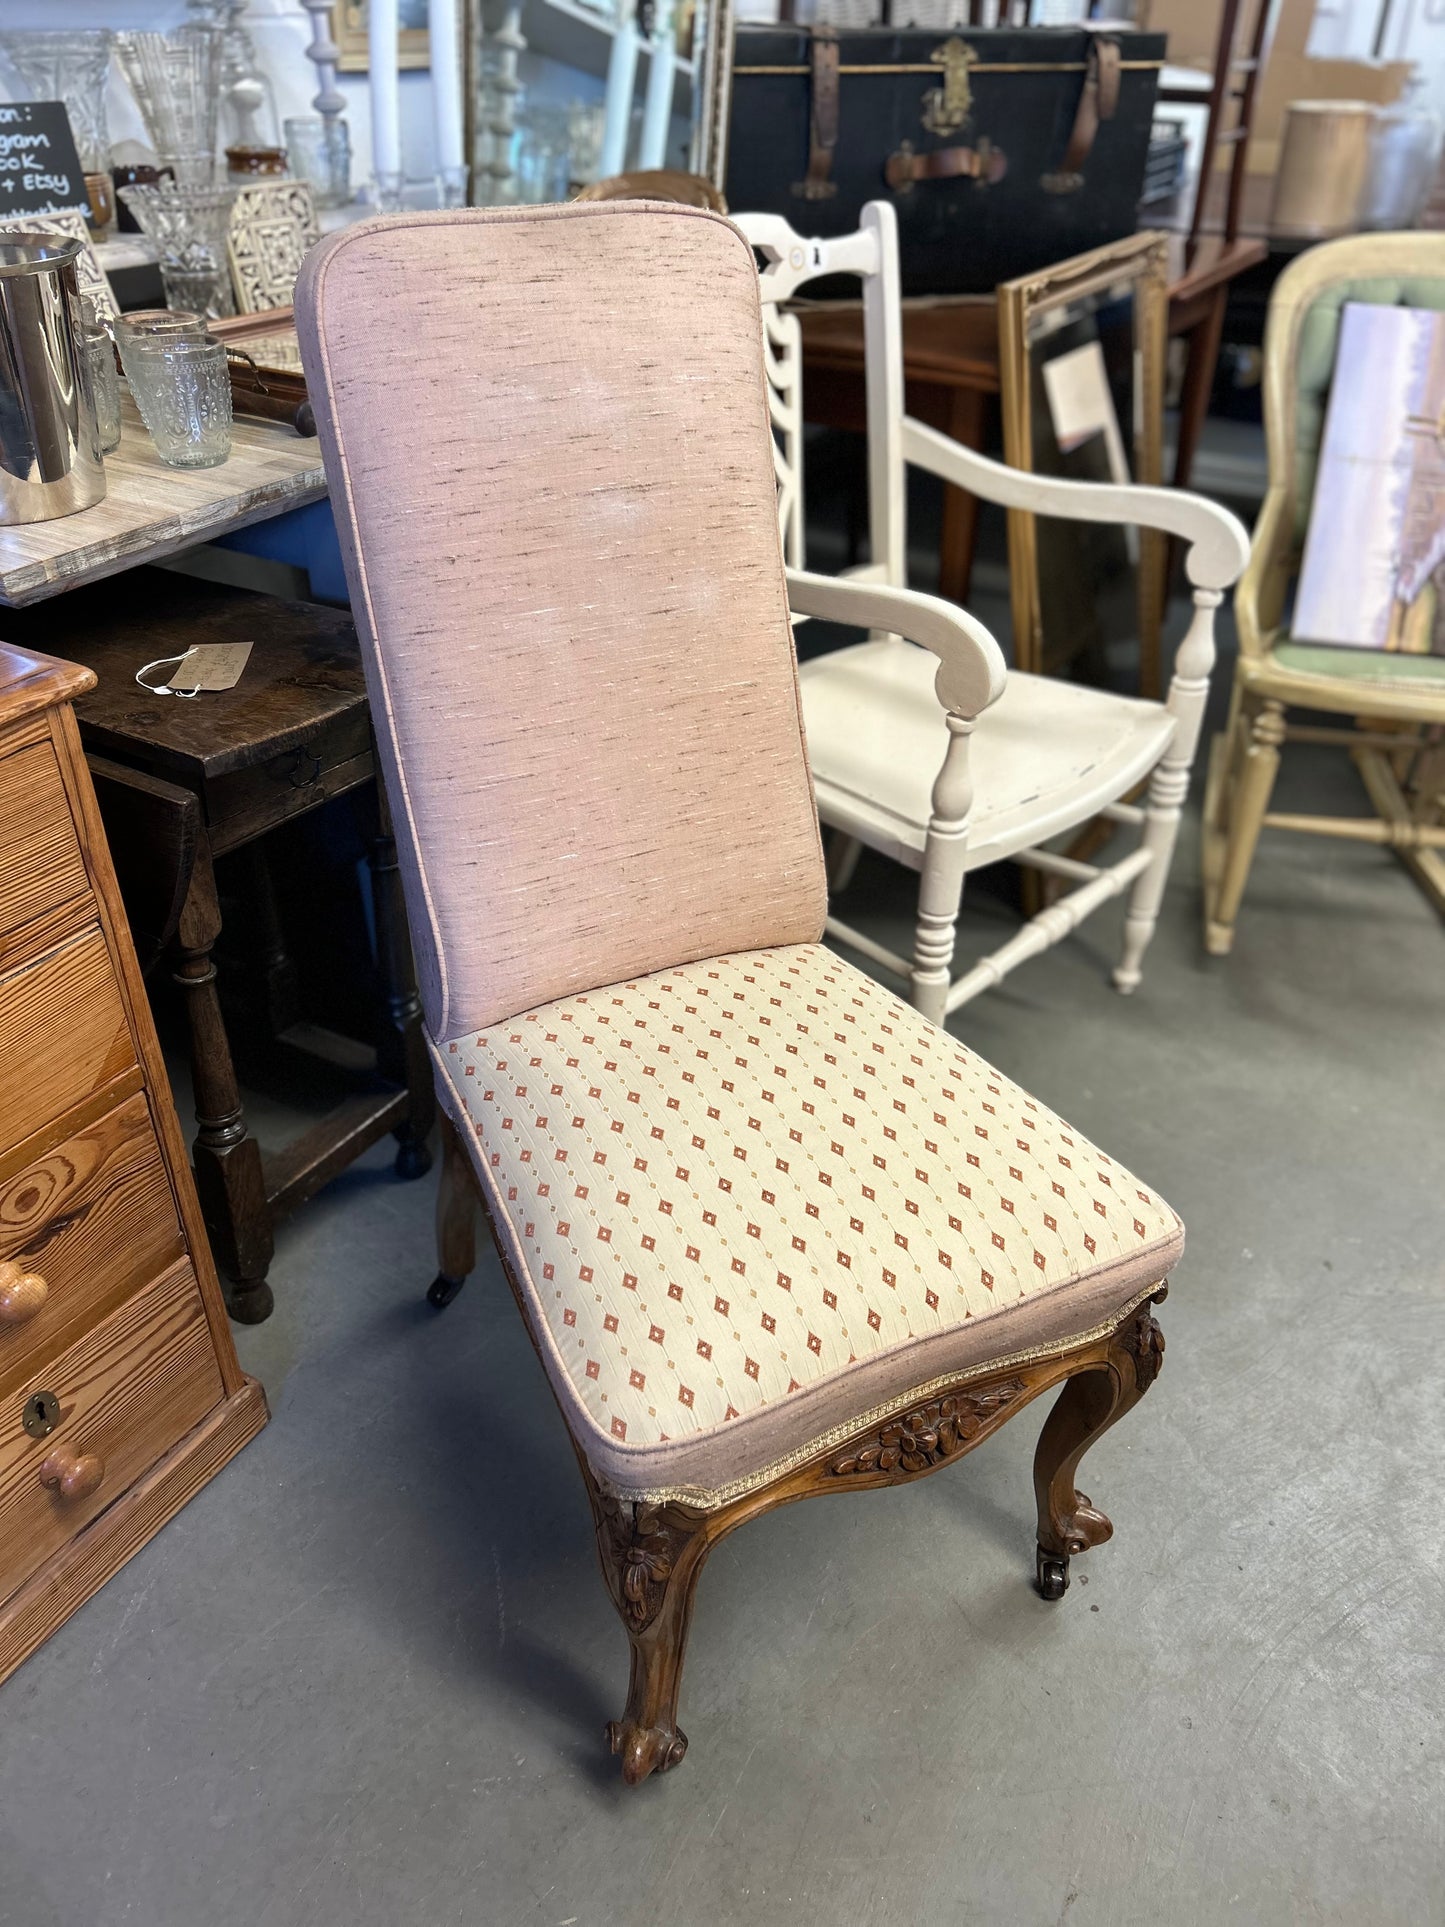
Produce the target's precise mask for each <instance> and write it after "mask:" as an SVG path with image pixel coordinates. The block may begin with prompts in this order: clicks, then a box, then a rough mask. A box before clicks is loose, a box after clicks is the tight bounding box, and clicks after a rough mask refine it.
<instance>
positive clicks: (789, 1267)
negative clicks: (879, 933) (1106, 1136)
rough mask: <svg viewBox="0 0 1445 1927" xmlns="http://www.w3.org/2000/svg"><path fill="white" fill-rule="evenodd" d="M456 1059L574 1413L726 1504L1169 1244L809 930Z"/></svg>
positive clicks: (1050, 1322)
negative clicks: (834, 1435)
mask: <svg viewBox="0 0 1445 1927" xmlns="http://www.w3.org/2000/svg"><path fill="white" fill-rule="evenodd" d="M445 1062H446V1068H447V1073H448V1078H449V1081H450V1082H451V1084H452V1086H453V1089H454V1092H455V1096H454V1098H453V1099H452V1100H451V1102H450V1104H449V1106H448V1108H449V1109H452V1110H454V1111H455V1110H457V1109H458V1106H459V1107H460V1113H459V1114H460V1116H461V1118H462V1121H463V1126H464V1129H465V1131H466V1133H467V1135H468V1137H469V1139H470V1140H471V1143H472V1147H473V1152H474V1157H475V1161H476V1164H477V1167H478V1168H479V1169H480V1171H481V1172H482V1174H483V1181H484V1184H485V1187H486V1192H487V1205H488V1214H489V1216H490V1218H491V1221H492V1224H493V1226H494V1227H495V1228H496V1230H497V1232H498V1235H499V1237H500V1238H501V1240H502V1243H503V1248H504V1249H505V1251H506V1253H507V1256H508V1260H509V1263H510V1266H511V1269H512V1272H513V1275H514V1277H515V1278H516V1279H517V1280H518V1282H519V1284H520V1286H521V1288H522V1290H523V1292H524V1293H525V1294H526V1298H527V1301H528V1307H529V1310H530V1311H531V1314H532V1319H533V1325H534V1329H535V1330H536V1331H537V1332H538V1333H539V1337H540V1341H541V1350H542V1356H543V1359H544V1361H545V1362H546V1365H547V1369H548V1371H549V1373H550V1374H551V1377H552V1381H553V1386H554V1389H555V1390H556V1392H557V1396H558V1398H559V1399H560V1400H561V1402H562V1405H563V1408H564V1410H565V1411H566V1412H567V1417H568V1422H569V1424H570V1425H571V1426H572V1428H573V1431H574V1432H575V1433H577V1434H578V1435H579V1436H583V1437H585V1439H586V1451H587V1456H588V1458H589V1460H590V1461H591V1463H592V1464H593V1465H594V1466H595V1467H596V1468H597V1469H598V1471H600V1472H602V1473H604V1474H605V1475H606V1476H607V1478H608V1479H609V1481H610V1482H611V1483H612V1484H613V1486H614V1487H615V1489H617V1490H618V1491H620V1492H626V1493H629V1494H632V1495H635V1496H637V1497H640V1498H643V1499H647V1498H652V1499H657V1498H659V1497H676V1496H689V1497H693V1498H697V1497H701V1498H703V1499H705V1500H707V1501H709V1502H711V1503H714V1504H715V1503H716V1502H717V1500H718V1497H719V1496H720V1495H721V1496H729V1488H730V1487H731V1486H733V1485H735V1484H738V1483H744V1484H745V1483H747V1482H749V1481H753V1482H756V1481H757V1480H758V1478H759V1477H766V1476H769V1475H772V1474H775V1473H776V1472H777V1471H778V1470H780V1469H781V1462H783V1461H785V1460H786V1459H788V1458H789V1457H790V1456H791V1455H792V1454H794V1453H796V1452H798V1451H800V1450H808V1449H816V1444H817V1441H818V1440H819V1439H821V1438H824V1437H825V1436H826V1435H827V1434H829V1433H830V1432H832V1431H833V1430H835V1429H836V1428H837V1426H838V1425H839V1424H840V1423H841V1424H844V1425H845V1426H847V1427H848V1428H849V1429H856V1418H857V1413H858V1411H859V1409H860V1407H861V1408H863V1409H867V1408H870V1407H872V1406H876V1405H885V1404H886V1403H887V1401H888V1400H889V1399H890V1398H897V1397H898V1396H899V1395H900V1394H915V1395H916V1391H917V1388H918V1387H920V1386H924V1385H927V1384H929V1383H931V1382H932V1381H934V1380H936V1379H951V1380H956V1379H958V1378H960V1377H962V1376H963V1375H964V1374H966V1373H967V1372H968V1371H969V1370H970V1369H972V1368H974V1367H977V1366H978V1365H979V1364H980V1363H981V1362H985V1363H992V1364H995V1365H996V1364H997V1363H998V1362H999V1361H1001V1360H1007V1359H1009V1358H1017V1357H1025V1356H1037V1355H1038V1353H1039V1352H1040V1351H1041V1350H1047V1349H1049V1348H1051V1347H1053V1348H1058V1347H1060V1346H1068V1345H1072V1344H1076V1343H1078V1341H1079V1339H1080V1338H1081V1337H1082V1336H1084V1335H1085V1334H1087V1333H1089V1332H1091V1331H1093V1330H1095V1329H1096V1328H1097V1329H1100V1330H1106V1329H1109V1328H1111V1327H1112V1326H1113V1325H1116V1324H1117V1323H1118V1321H1119V1319H1120V1318H1121V1317H1122V1316H1123V1315H1124V1314H1125V1313H1126V1312H1127V1311H1128V1310H1130V1309H1131V1308H1132V1307H1133V1306H1134V1305H1135V1304H1136V1303H1137V1302H1138V1301H1139V1300H1140V1299H1141V1298H1142V1297H1146V1296H1148V1295H1149V1294H1150V1293H1152V1292H1153V1291H1155V1290H1156V1289H1157V1288H1158V1285H1159V1282H1160V1280H1161V1279H1162V1278H1163V1277H1164V1276H1165V1274H1166V1273H1167V1272H1168V1271H1169V1270H1170V1268H1171V1267H1172V1265H1173V1264H1174V1262H1175V1260H1176V1258H1177V1257H1178V1255H1179V1251H1180V1248H1181V1245H1182V1242H1183V1230H1182V1227H1181V1226H1180V1223H1179V1220H1178V1219H1177V1218H1176V1217H1175V1215H1174V1213H1173V1212H1172V1211H1171V1210H1170V1209H1169V1207H1168V1206H1167V1205H1166V1204H1163V1203H1161V1201H1160V1200H1159V1199H1158V1198H1156V1197H1155V1196H1154V1194H1153V1193H1152V1192H1151V1191H1149V1190H1147V1189H1145V1187H1144V1186H1143V1185H1141V1184H1140V1183H1139V1181H1138V1180H1137V1179H1136V1178H1133V1177H1131V1176H1130V1174H1129V1173H1128V1172H1127V1171H1123V1170H1121V1169H1120V1168H1119V1166H1118V1165H1116V1164H1114V1163H1113V1162H1112V1161H1111V1160H1110V1159H1109V1158H1107V1157H1106V1156H1105V1155H1104V1154H1103V1152H1102V1151H1099V1150H1096V1149H1095V1147H1094V1146H1093V1145H1092V1144H1090V1143H1088V1142H1087V1140H1086V1139H1084V1138H1082V1137H1080V1136H1079V1135H1078V1133H1077V1132H1074V1131H1071V1130H1070V1129H1069V1128H1068V1126H1067V1125H1065V1124H1063V1123H1062V1122H1061V1121H1060V1120H1059V1119H1058V1118H1057V1117H1055V1116H1054V1115H1053V1114H1052V1112H1050V1111H1048V1110H1046V1109H1045V1108H1044V1107H1043V1106H1042V1105H1041V1104H1038V1103H1036V1102H1035V1101H1034V1099H1033V1098H1031V1097H1029V1096H1028V1095H1027V1094H1026V1093H1025V1092H1023V1091H1021V1090H1020V1089H1019V1088H1018V1086H1017V1085H1016V1084H1011V1083H1010V1082H1009V1081H1008V1079H1007V1078H1006V1077H1004V1076H1002V1075H1001V1074H1000V1073H999V1072H998V1071H996V1070H994V1069H993V1068H992V1067H991V1066H990V1065H988V1064H986V1063H984V1062H983V1061H982V1060H981V1059H980V1058H977V1057H975V1056H973V1054H972V1053H971V1052H969V1051H968V1050H966V1049H965V1048H964V1047H963V1046H962V1045H961V1044H958V1043H956V1042H955V1041H954V1039H953V1038H951V1037H949V1036H948V1035H947V1034H946V1033H944V1032H943V1031H940V1030H937V1029H935V1028H934V1026H933V1025H932V1024H930V1023H928V1022H927V1021H926V1020H925V1019H923V1018H922V1017H920V1016H919V1014H918V1013H917V1011H915V1010H913V1009H912V1008H911V1007H910V1006H909V1005H907V1004H903V1003H900V1002H899V1001H898V999H897V998H895V997H893V996H890V995H889V993H888V992H887V991H886V990H884V989H883V988H882V987H881V986H880V985H878V984H877V983H875V982H874V981H873V980H872V979H871V978H869V977H864V976H862V975H861V974H860V973H859V972H858V971H856V970H854V969H853V968H852V967H851V966H850V965H849V964H846V963H844V962H843V961H842V960H841V959H839V958H838V957H836V956H834V955H833V954H832V953H831V952H830V951H828V950H824V949H821V948H819V947H818V946H816V945H800V946H798V947H796V948H789V949H784V950H762V951H753V952H750V953H749V954H747V955H745V956H731V957H717V958H713V959H710V960H709V961H708V962H706V963H699V964H692V965H690V966H688V967H686V968H684V969H682V970H675V971H664V972H662V973H660V974H659V975H657V976H652V977H644V978H641V979H638V980H636V981H635V982H632V983H628V984H616V985H613V986H611V987H610V988H608V989H604V990H599V991H596V992H594V993H592V994H590V995H588V996H584V997H571V998H566V999H563V1000H562V1001H561V1002H558V1003H554V1004H547V1005H544V1006H543V1007H542V1009H540V1010H533V1011H527V1012H526V1013H525V1014H523V1015H522V1016H520V1017H516V1018H513V1019H511V1020H509V1021H508V1022H506V1023H505V1024H501V1025H498V1026H496V1027H495V1028H493V1029H489V1030H487V1031H485V1032H483V1033H482V1034H480V1035H479V1036H477V1037H475V1038H473V1039H470V1040H467V1041H464V1042H453V1043H451V1044H449V1045H448V1046H447V1051H446V1058H445ZM720 1489H721V1494H720Z"/></svg>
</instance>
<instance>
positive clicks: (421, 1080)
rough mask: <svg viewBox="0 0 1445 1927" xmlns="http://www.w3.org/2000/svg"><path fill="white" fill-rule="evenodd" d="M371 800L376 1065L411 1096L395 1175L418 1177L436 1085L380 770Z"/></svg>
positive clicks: (425, 1157) (399, 1133) (427, 1157)
mask: <svg viewBox="0 0 1445 1927" xmlns="http://www.w3.org/2000/svg"><path fill="white" fill-rule="evenodd" d="M377 767H378V775H377V779H376V802H377V811H378V815H379V819H380V825H379V829H378V832H377V835H376V838H375V840H374V841H373V843H372V846H371V851H370V854H369V856H368V858H367V861H368V863H369V865H370V868H371V897H372V904H373V907H374V909H375V913H376V948H377V956H378V959H379V962H380V965H381V976H382V982H383V984H384V985H385V988H386V1007H387V1013H388V1016H389V1017H390V1025H389V1027H388V1029H387V1031H386V1033H385V1034H384V1036H383V1037H382V1040H381V1042H380V1043H379V1044H378V1046H377V1053H376V1061H377V1068H378V1069H379V1070H380V1071H381V1073H382V1075H383V1076H384V1077H387V1078H389V1079H390V1080H391V1082H392V1083H394V1084H404V1085H405V1086H406V1091H407V1096H408V1098H409V1099H410V1104H409V1107H408V1111H407V1115H406V1119H405V1121H404V1122H403V1123H401V1124H399V1125H398V1126H397V1129H396V1132H395V1136H396V1140H397V1145H398V1147H399V1148H398V1150H397V1154H396V1175H397V1176H398V1177H399V1178H419V1177H423V1176H424V1175H425V1174H426V1172H428V1171H429V1170H430V1169H431V1147H430V1145H429V1144H428V1142H427V1140H428V1139H429V1138H430V1136H431V1133H432V1126H433V1125H434V1124H435V1123H436V1086H435V1084H434V1082H433V1080H432V1068H431V1060H430V1058H429V1057H428V1056H427V1048H426V1040H425V1037H424V1036H423V1034H422V1010H421V997H420V996H419V995H418V992H417V987H416V964H415V961H414V960H413V957H412V954H411V939H410V937H409V936H408V934H407V927H406V903H405V900H404V898H403V896H402V889H401V872H400V871H399V869H398V868H397V861H396V839H395V838H394V837H393V835H392V833H391V811H390V808H389V807H388V805H387V800H386V791H385V789H384V788H383V786H382V782H381V776H380V774H379V771H380V764H379V763H378V766H377Z"/></svg>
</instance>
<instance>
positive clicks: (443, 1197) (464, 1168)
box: [426, 1111, 480, 1311]
mask: <svg viewBox="0 0 1445 1927" xmlns="http://www.w3.org/2000/svg"><path fill="white" fill-rule="evenodd" d="M441 1124H442V1129H441V1137H442V1174H441V1183H440V1184H439V1185H438V1187H437V1275H436V1277H435V1279H434V1280H433V1281H432V1285H431V1288H430V1290H429V1291H428V1292H427V1295H426V1297H427V1303H428V1304H429V1305H435V1307H436V1309H437V1310H438V1311H441V1310H442V1308H443V1307H444V1306H446V1305H449V1304H450V1303H451V1302H452V1300H453V1298H455V1297H456V1295H457V1293H458V1292H459V1291H460V1290H461V1288H462V1286H463V1285H464V1284H465V1283H466V1282H467V1278H468V1276H469V1274H470V1273H471V1271H472V1268H473V1267H474V1266H475V1264H476V1262H477V1214H478V1211H479V1209H480V1206H479V1201H478V1198H477V1181H476V1179H475V1177H474V1176H473V1175H472V1164H471V1159H470V1158H469V1157H468V1156H467V1152H466V1146H465V1145H464V1144H463V1143H462V1140H461V1137H460V1135H459V1134H458V1131H457V1127H456V1125H455V1124H453V1123H452V1121H451V1119H450V1118H449V1117H448V1116H447V1114H446V1112H445V1111H443V1112H442V1120H441Z"/></svg>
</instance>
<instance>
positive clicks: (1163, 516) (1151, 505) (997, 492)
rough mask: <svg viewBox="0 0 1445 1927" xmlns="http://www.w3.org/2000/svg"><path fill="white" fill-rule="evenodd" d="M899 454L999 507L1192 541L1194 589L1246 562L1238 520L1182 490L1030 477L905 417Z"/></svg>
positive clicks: (1213, 585) (1218, 581) (1214, 583)
mask: <svg viewBox="0 0 1445 1927" xmlns="http://www.w3.org/2000/svg"><path fill="white" fill-rule="evenodd" d="M903 457H904V460H905V461H908V462H912V463H913V464H914V466H915V467H917V468H923V469H927V470H928V472H929V474H931V475H937V476H939V477H940V478H941V479H942V480H943V481H945V482H951V483H952V484H953V486H954V487H955V488H962V489H967V490H968V492H969V493H970V494H971V495H978V496H981V497H982V498H983V500H984V501H986V502H997V503H998V504H999V505H1000V507H1002V508H1009V509H1027V510H1029V511H1030V512H1031V513H1033V514H1034V515H1057V516H1061V517H1063V518H1064V519H1065V520H1067V521H1071V522H1137V523H1139V524H1141V525H1142V526H1143V527H1144V528H1146V529H1162V530H1163V531H1164V532H1165V534H1167V535H1177V536H1180V537H1181V538H1182V539H1183V540H1184V541H1186V542H1187V543H1188V544H1189V552H1188V554H1187V555H1186V557H1185V562H1184V566H1185V570H1186V572H1187V574H1188V576H1189V580H1190V582H1191V583H1193V585H1194V587H1195V588H1196V589H1217V590H1224V589H1227V588H1229V586H1230V585H1231V583H1233V582H1235V581H1237V580H1238V578H1239V575H1240V572H1241V571H1242V569H1243V568H1244V565H1245V563H1246V562H1248V560H1249V537H1248V536H1247V535H1246V534H1245V531H1244V524H1243V523H1242V522H1241V521H1240V520H1239V518H1238V517H1237V516H1234V515H1231V514H1230V512H1229V510H1228V509H1222V508H1220V507H1219V506H1218V505H1217V504H1216V503H1214V502H1206V501H1205V499H1204V497H1203V496H1202V495H1190V494H1188V493H1187V492H1186V491H1185V490H1183V489H1176V488H1144V487H1140V486H1139V485H1137V484H1134V483H1128V484H1125V483H1118V482H1067V481H1063V480H1060V479H1058V478H1056V477H1054V476H1051V475H1030V474H1028V473H1027V472H1026V471H1025V470H1023V469H1020V468H1009V467H1008V466H1007V465H1006V464H1005V463H1003V462H994V461H990V460H989V458H988V456H987V455H978V454H975V452H974V451H973V450H972V449H971V448H964V447H963V445H962V444H961V443H959V442H955V441H951V440H950V439H949V437H948V436H947V435H941V434H939V432H938V430H937V429H936V428H927V427H925V426H924V424H923V423H922V422H916V421H913V420H911V419H908V418H905V420H904V423H903Z"/></svg>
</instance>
